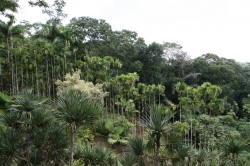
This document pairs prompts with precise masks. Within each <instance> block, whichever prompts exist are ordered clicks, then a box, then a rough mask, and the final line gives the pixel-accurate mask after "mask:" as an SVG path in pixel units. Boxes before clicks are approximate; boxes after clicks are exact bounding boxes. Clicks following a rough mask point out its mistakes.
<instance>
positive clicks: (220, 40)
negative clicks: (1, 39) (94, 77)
mask: <svg viewBox="0 0 250 166" xmlns="http://www.w3.org/2000/svg"><path fill="white" fill-rule="evenodd" d="M27 1H28V0H19V2H20V5H21V9H20V11H19V13H18V16H17V18H18V21H19V20H21V19H22V20H23V19H26V20H28V21H30V22H39V21H41V22H44V21H46V18H45V16H44V15H42V14H41V11H40V10H38V9H31V7H27V6H28V2H27ZM47 1H51V0H47ZM66 3H67V4H66V7H65V12H66V13H67V14H68V18H67V20H70V19H71V18H73V17H80V16H89V17H92V18H97V19H104V20H106V22H107V23H109V24H110V25H111V26H112V29H113V30H122V29H128V30H132V31H136V32H137V33H138V36H139V37H142V38H144V39H145V41H146V43H147V44H150V43H152V42H157V43H163V42H178V43H179V44H181V45H182V46H183V50H184V51H185V52H187V53H188V55H189V56H191V57H192V58H195V57H198V56H201V55H202V54H205V53H214V54H216V55H218V56H220V57H225V58H229V59H235V60H236V61H241V62H246V61H247V62H250V0H66Z"/></svg>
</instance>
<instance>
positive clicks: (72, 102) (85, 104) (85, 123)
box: [55, 88, 101, 166]
mask: <svg viewBox="0 0 250 166" xmlns="http://www.w3.org/2000/svg"><path fill="white" fill-rule="evenodd" d="M55 105H56V106H57V118H58V119H59V120H61V121H62V122H63V123H65V124H66V125H67V127H68V128H69V129H70V166H72V165H73V158H74V139H75V133H76V131H77V129H79V128H80V127H89V126H91V125H93V123H94V122H95V121H96V120H97V119H98V118H99V117H100V113H101V106H100V104H98V103H97V102H96V101H94V100H93V99H90V98H89V97H88V96H87V94H85V93H83V92H81V91H79V90H73V89H71V88H65V89H63V90H61V91H59V92H58V97H57V99H56V100H55Z"/></svg>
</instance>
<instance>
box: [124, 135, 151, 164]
mask: <svg viewBox="0 0 250 166" xmlns="http://www.w3.org/2000/svg"><path fill="white" fill-rule="evenodd" d="M128 147H129V153H130V154H131V155H132V156H133V158H134V161H135V163H136V164H137V165H138V166H145V165H146V148H147V147H146V144H144V142H143V138H142V137H134V138H130V139H129V140H128Z"/></svg>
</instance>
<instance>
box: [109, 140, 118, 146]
mask: <svg viewBox="0 0 250 166" xmlns="http://www.w3.org/2000/svg"><path fill="white" fill-rule="evenodd" d="M117 141H118V139H113V138H108V143H109V144H111V145H113V144H115V143H116V142H117Z"/></svg>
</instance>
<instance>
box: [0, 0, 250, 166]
mask: <svg viewBox="0 0 250 166" xmlns="http://www.w3.org/2000/svg"><path fill="white" fill-rule="evenodd" d="M29 3H30V5H31V7H32V6H38V7H40V8H42V10H43V12H44V14H47V15H48V16H49V18H50V19H48V20H47V21H46V22H45V23H38V22H37V23H34V24H31V23H29V22H27V21H23V22H21V23H20V24H15V13H14V12H17V11H18V7H19V5H18V1H16V0H3V1H1V2H0V12H1V14H0V15H2V16H4V17H6V18H8V21H3V20H0V165H4V166H8V165H18V166H22V165H47V166H49V165H67V164H68V165H70V166H72V165H75V166H77V165H86V166H90V165H93V166H94V165H103V166H108V165H118V166H119V165H123V166H132V165H139V166H144V165H196V166H197V165H199V166H206V165H207V166H226V165H233V166H236V165H237V166H240V165H242V166H243V165H244V166H247V165H249V163H250V149H249V142H250V135H249V133H248V132H247V131H248V129H249V127H250V82H249V81H250V62H249V63H239V62H236V61H235V60H233V59H226V58H221V57H219V56H217V55H215V54H212V53H206V54H203V55H201V56H200V57H197V58H194V59H191V58H190V57H189V56H188V54H187V53H186V52H185V51H184V50H183V49H182V46H181V45H180V44H179V43H169V42H164V43H155V42H154V43H151V44H148V45H147V44H146V43H145V41H144V39H143V38H141V37H139V36H138V34H137V33H136V32H134V31H130V30H121V31H113V30H112V27H111V25H109V24H108V23H107V22H106V21H105V20H101V19H100V20H98V19H95V18H90V17H84V16H83V17H78V18H72V19H71V21H70V22H69V23H68V24H67V25H63V24H62V19H63V18H64V17H66V14H65V13H64V12H63V7H64V6H65V5H66V3H65V1H64V0H55V1H54V3H53V4H48V3H47V2H46V1H43V0H36V1H30V2H29ZM235 56H237V55H235ZM98 139H101V140H102V141H101V142H98Z"/></svg>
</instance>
